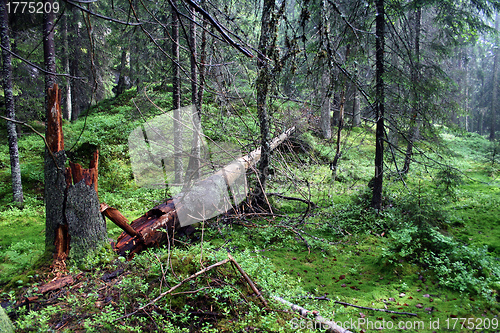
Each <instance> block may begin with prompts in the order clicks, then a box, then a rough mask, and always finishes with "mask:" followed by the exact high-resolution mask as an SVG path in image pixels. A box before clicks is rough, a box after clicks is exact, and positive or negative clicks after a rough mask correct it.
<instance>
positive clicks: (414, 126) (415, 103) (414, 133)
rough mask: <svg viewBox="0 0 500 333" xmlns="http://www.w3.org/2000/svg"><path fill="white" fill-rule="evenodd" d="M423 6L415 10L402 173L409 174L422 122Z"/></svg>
mask: <svg viewBox="0 0 500 333" xmlns="http://www.w3.org/2000/svg"><path fill="white" fill-rule="evenodd" d="M421 17H422V8H417V9H416V10H415V60H414V64H413V66H412V68H411V81H412V90H413V93H412V95H413V100H412V115H411V118H410V131H409V133H408V144H407V146H406V154H405V162H404V165H403V169H402V170H401V173H403V174H407V173H408V171H409V170H410V163H411V158H412V155H413V145H414V143H415V141H416V140H417V138H418V133H419V127H420V123H419V121H418V119H417V118H418V113H419V103H420V100H419V99H420V97H419V93H418V89H419V88H418V81H419V79H420V21H421Z"/></svg>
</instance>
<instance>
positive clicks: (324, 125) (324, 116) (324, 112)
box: [320, 70, 332, 140]
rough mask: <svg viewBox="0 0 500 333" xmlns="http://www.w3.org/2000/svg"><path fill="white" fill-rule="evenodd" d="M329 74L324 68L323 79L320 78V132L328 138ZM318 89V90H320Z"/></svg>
mask: <svg viewBox="0 0 500 333" xmlns="http://www.w3.org/2000/svg"><path fill="white" fill-rule="evenodd" d="M329 85H330V75H329V74H328V71H327V70H325V72H324V73H323V79H322V80H321V88H322V89H321V90H322V92H321V99H322V100H323V103H321V132H322V133H323V138H325V139H327V140H329V139H331V138H332V121H331V120H332V117H331V116H330V107H331V98H330V93H329V91H330V87H328V86H329ZM321 90H320V91H321Z"/></svg>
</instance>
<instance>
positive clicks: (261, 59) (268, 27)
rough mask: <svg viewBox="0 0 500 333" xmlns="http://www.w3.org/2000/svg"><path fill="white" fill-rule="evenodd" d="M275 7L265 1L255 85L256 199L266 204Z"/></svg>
mask: <svg viewBox="0 0 500 333" xmlns="http://www.w3.org/2000/svg"><path fill="white" fill-rule="evenodd" d="M274 7H275V0H264V3H263V5H262V18H261V29H260V39H259V52H258V56H257V80H256V83H255V86H256V90H257V114H258V118H259V127H260V144H261V151H262V156H261V158H260V163H259V168H258V170H259V183H260V184H258V185H257V188H258V189H260V191H257V193H256V198H257V201H258V202H260V203H263V202H265V201H264V200H263V199H264V191H265V188H266V180H267V173H268V168H269V158H270V153H271V150H270V147H269V112H268V109H267V97H268V94H269V83H270V81H271V73H270V71H271V68H270V63H269V62H270V61H271V60H270V59H269V57H270V56H271V53H272V52H273V49H272V46H273V44H274V43H273V39H275V38H276V37H275V36H274V32H275V30H276V20H275V19H273V18H272V16H273V12H274Z"/></svg>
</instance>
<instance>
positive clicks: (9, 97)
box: [0, 1, 24, 206]
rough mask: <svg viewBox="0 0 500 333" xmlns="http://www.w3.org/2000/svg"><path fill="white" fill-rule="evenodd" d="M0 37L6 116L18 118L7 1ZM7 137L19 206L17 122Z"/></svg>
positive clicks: (0, 8)
mask: <svg viewBox="0 0 500 333" xmlns="http://www.w3.org/2000/svg"><path fill="white" fill-rule="evenodd" d="M0 15H1V17H0V19H1V22H0V35H1V36H0V38H1V43H2V47H3V49H2V60H3V68H2V70H3V92H4V97H5V116H6V117H7V118H10V119H15V118H16V111H15V105H14V94H13V91H12V59H11V55H10V53H9V51H10V39H9V19H8V13H7V10H6V7H5V3H4V2H3V1H2V2H1V3H0ZM7 139H8V141H9V155H10V171H11V178H12V194H13V199H14V203H15V204H16V205H18V206H22V204H23V200H24V199H23V186H22V183H21V165H20V163H19V149H18V146H17V131H16V124H15V123H13V122H10V121H8V122H7Z"/></svg>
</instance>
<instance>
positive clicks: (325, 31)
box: [320, 0, 333, 140]
mask: <svg viewBox="0 0 500 333" xmlns="http://www.w3.org/2000/svg"><path fill="white" fill-rule="evenodd" d="M327 15H328V10H327V7H326V0H323V1H321V26H320V34H321V35H320V38H321V40H322V47H323V48H325V49H326V52H328V39H329V37H330V36H329V35H330V34H329V33H330V29H329V24H328V17H327ZM325 65H326V66H325ZM328 65H330V64H329V63H328V62H326V63H325V64H323V70H324V72H323V75H322V78H321V90H322V91H321V90H320V91H321V99H322V101H323V103H321V117H320V119H321V132H322V133H323V138H325V139H327V140H329V139H331V138H332V117H331V116H330V108H331V94H332V88H331V85H332V84H333V81H332V80H330V76H331V71H333V68H332V67H330V68H325V67H329V66H328Z"/></svg>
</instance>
